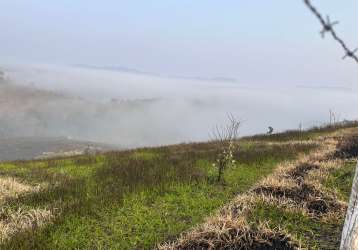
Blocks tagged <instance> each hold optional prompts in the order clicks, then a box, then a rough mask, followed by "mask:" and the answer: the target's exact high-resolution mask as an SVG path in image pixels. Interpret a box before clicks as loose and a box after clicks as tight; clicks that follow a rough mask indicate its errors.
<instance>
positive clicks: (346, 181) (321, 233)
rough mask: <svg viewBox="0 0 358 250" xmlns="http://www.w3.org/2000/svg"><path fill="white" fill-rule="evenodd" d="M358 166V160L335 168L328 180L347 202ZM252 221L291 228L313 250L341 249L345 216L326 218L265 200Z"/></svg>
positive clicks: (256, 210)
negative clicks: (281, 207) (310, 215)
mask: <svg viewBox="0 0 358 250" xmlns="http://www.w3.org/2000/svg"><path fill="white" fill-rule="evenodd" d="M355 166H356V163H355V162H348V163H345V164H344V166H343V167H342V168H340V169H338V170H335V171H332V172H331V173H330V175H329V177H328V179H327V181H326V182H325V183H324V185H325V187H326V188H328V190H330V191H336V192H337V193H338V194H339V195H340V197H339V198H340V199H342V200H343V201H348V200H349V195H350V192H351V187H352V181H353V177H354V173H355ZM249 220H250V223H252V224H257V223H258V222H259V221H269V224H270V226H271V227H272V228H278V227H279V228H283V229H285V230H287V232H289V233H291V234H293V235H295V236H296V237H297V238H298V239H299V240H301V241H302V242H303V243H304V244H305V245H306V246H309V249H338V248H339V243H340V236H341V232H342V227H343V223H344V221H343V220H344V218H341V219H338V220H337V219H333V220H331V221H326V220H322V219H319V218H312V217H309V216H307V215H304V214H302V213H298V212H289V211H287V210H284V209H280V208H278V207H276V206H272V205H268V204H264V203H259V204H256V207H255V209H254V210H253V212H252V213H251V214H250V217H249Z"/></svg>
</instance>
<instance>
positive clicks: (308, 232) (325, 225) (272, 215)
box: [249, 203, 343, 249]
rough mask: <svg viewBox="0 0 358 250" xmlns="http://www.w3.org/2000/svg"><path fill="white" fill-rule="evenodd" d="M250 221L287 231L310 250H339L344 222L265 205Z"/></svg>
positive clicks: (257, 209) (258, 207)
mask: <svg viewBox="0 0 358 250" xmlns="http://www.w3.org/2000/svg"><path fill="white" fill-rule="evenodd" d="M249 220H250V223H251V224H253V225H255V224H257V223H258V222H259V221H268V222H269V226H270V227H271V228H281V229H284V230H286V231H287V232H289V233H290V234H291V235H294V236H295V237H296V238H297V239H298V240H300V241H301V242H302V243H303V244H304V245H305V246H308V247H309V249H338V248H339V242H340V240H339V239H340V235H341V232H342V226H343V221H338V222H337V221H335V222H327V221H324V220H319V219H318V218H316V219H315V218H312V217H308V216H307V215H304V214H302V213H299V212H290V211H286V210H283V209H280V208H278V207H276V206H272V205H268V204H264V203H260V204H257V205H256V207H255V209H254V210H253V212H252V214H251V215H250V218H249Z"/></svg>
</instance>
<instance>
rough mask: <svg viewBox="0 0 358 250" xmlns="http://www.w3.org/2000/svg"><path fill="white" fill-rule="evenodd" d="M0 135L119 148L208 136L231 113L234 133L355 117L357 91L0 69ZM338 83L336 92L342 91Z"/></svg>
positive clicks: (67, 69) (77, 70)
mask: <svg viewBox="0 0 358 250" xmlns="http://www.w3.org/2000/svg"><path fill="white" fill-rule="evenodd" d="M0 70H1V71H3V72H4V73H5V74H4V75H5V76H4V77H3V79H2V80H1V83H0V104H1V105H0V124H1V126H0V138H11V137H28V136H35V137H59V136H61V137H67V138H73V139H77V140H86V141H87V140H89V141H97V142H105V143H111V144H116V145H120V146H122V147H123V146H124V147H137V146H152V145H163V144H172V143H179V142H191V141H203V140H207V139H209V138H210V136H209V134H210V133H211V131H212V129H213V127H214V126H215V125H217V124H222V123H225V119H226V115H227V114H228V113H232V114H233V115H235V116H236V117H238V118H239V119H240V120H242V121H243V123H242V127H241V130H240V133H241V134H240V135H248V134H253V133H265V132H266V131H267V127H268V126H272V127H273V128H274V129H275V131H280V130H284V129H297V128H298V127H299V124H300V123H302V126H303V128H307V127H310V126H312V125H320V124H322V123H325V122H328V121H329V110H330V109H332V110H333V111H334V112H335V114H336V117H337V119H340V120H343V119H356V118H357V117H356V107H357V106H358V98H357V94H358V90H357V88H355V87H348V88H347V87H346V86H345V85H327V84H325V83H317V85H314V86H315V87H312V86H313V85H312V84H309V86H310V87H305V86H308V84H307V85H306V84H305V83H302V84H301V85H300V86H292V85H291V84H290V83H287V85H285V86H275V87H271V88H269V87H265V86H263V85H255V84H251V85H250V84H248V83H241V82H240V79H238V80H237V81H229V80H225V79H222V80H220V79H214V80H213V79H198V78H180V77H169V76H160V75H154V74H146V73H140V72H135V71H129V70H128V71H126V70H106V69H98V68H90V67H80V66H50V65H2V66H0ZM342 86H343V87H342Z"/></svg>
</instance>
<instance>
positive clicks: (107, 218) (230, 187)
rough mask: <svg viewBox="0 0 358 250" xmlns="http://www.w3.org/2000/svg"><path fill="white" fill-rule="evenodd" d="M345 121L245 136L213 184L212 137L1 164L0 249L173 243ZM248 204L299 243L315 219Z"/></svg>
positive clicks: (334, 178) (338, 179)
mask: <svg viewBox="0 0 358 250" xmlns="http://www.w3.org/2000/svg"><path fill="white" fill-rule="evenodd" d="M355 126H356V124H349V125H345V127H355ZM342 129H346V128H344V127H342V128H332V127H327V128H321V129H313V130H310V131H304V132H298V131H295V132H292V131H291V132H287V133H282V134H277V135H272V136H255V137H251V138H243V139H242V140H240V141H238V145H239V149H238V151H237V152H234V157H235V159H236V166H235V167H234V168H231V169H228V170H227V171H226V172H225V176H224V181H223V182H220V183H218V182H216V175H217V173H216V170H215V168H214V167H213V165H212V163H213V162H214V161H215V159H216V155H217V154H218V152H219V150H220V149H219V145H218V144H217V143H215V142H208V143H197V144H181V145H174V146H168V147H159V148H143V149H138V150H131V151H122V152H110V153H106V154H100V155H83V156H77V157H71V158H59V159H51V160H39V161H23V162H8V163H0V187H1V191H0V204H1V210H0V242H1V248H3V249H150V248H153V247H155V246H157V245H158V244H161V243H163V242H173V243H172V244H171V245H162V247H163V246H166V247H174V248H175V247H176V246H178V245H177V243H178V240H175V239H177V238H178V237H179V236H180V234H181V233H183V232H185V231H187V230H189V229H191V228H192V227H193V226H196V225H199V224H202V223H207V222H205V221H207V220H206V218H207V217H208V216H211V217H212V218H214V217H215V216H216V211H217V210H218V209H219V208H220V207H225V204H229V202H230V201H232V200H235V199H237V197H240V195H243V194H245V195H246V193H247V192H249V193H250V192H252V190H253V188H254V187H256V185H258V184H257V183H259V181H260V180H263V178H264V177H266V176H271V175H273V174H275V171H277V167H278V166H279V165H280V166H281V167H282V166H285V165H286V164H288V162H292V161H295V160H297V159H301V158H302V157H304V156H305V155H306V156H307V155H309V154H311V153H312V152H317V150H320V148H321V147H322V140H323V139H322V137H320V136H326V137H327V138H328V137H330V136H333V135H334V137H337V136H338V135H337V131H341V130H342ZM342 131H343V130H342ZM334 133H335V134H334ZM337 157H338V155H337ZM340 158H342V157H340ZM341 162H342V164H343V163H344V166H346V167H345V168H338V167H337V168H334V169H335V171H334V172H332V174H330V175H329V176H330V177H329V178H327V182H326V187H327V189H332V190H335V192H337V193H338V194H339V195H340V196H339V197H340V198H341V199H342V200H345V199H347V196H348V192H349V189H350V187H349V185H350V180H351V178H352V173H353V171H352V169H353V167H352V166H353V165H352V164H348V163H345V162H344V161H343V160H341ZM275 169H276V170H275ZM332 169H333V168H332ZM257 190H261V191H262V190H263V189H257ZM261 191H260V192H261ZM257 192H259V191H257ZM235 197H236V198H235ZM247 204H249V203H248V202H247ZM255 204H256V203H255ZM291 205H292V204H291ZM252 207H253V208H254V209H253V210H250V211H252V215H253V217H252V219H250V220H251V221H252V224H257V225H258V224H260V223H261V221H263V219H267V218H272V220H271V221H270V223H269V224H271V225H270V227H273V228H274V227H275V226H278V225H281V226H282V225H287V226H285V228H286V227H287V228H286V229H287V230H288V231H290V232H292V233H294V234H295V235H296V234H297V237H296V238H298V240H301V241H302V242H306V243H307V241H305V239H306V238H307V237H308V236H309V235H308V234H309V233H310V232H312V227H314V226H317V223H318V222H317V221H311V218H310V217H309V216H306V214H305V213H304V212H302V211H301V210H297V211H295V212H294V213H293V214H291V212H292V211H289V213H288V214H286V210H284V208H283V207H280V206H276V205H275V203H274V202H271V203H269V205H268V204H267V203H265V202H261V203H257V204H256V205H255V206H252ZM298 207H299V206H298ZM296 212H297V213H296ZM302 213H303V215H302ZM282 214H284V215H285V216H282ZM286 219H287V220H286ZM256 220H257V223H256ZM297 221H298V223H296V222H297ZM282 223H284V224H282ZM336 223H338V224H339V223H341V220H338V222H336ZM311 224H312V225H311ZM335 225H337V224H334V225H333V226H335ZM339 225H340V224H339ZM330 226H332V225H331V224H327V228H328V229H327V230H329V228H330ZM187 232H191V231H190V230H189V231H187ZM306 233H307V235H308V236H307V235H306ZM182 237H184V238H185V235H184V236H182ZM314 239H316V238H314ZM179 241H180V239H179ZM306 243H305V244H306Z"/></svg>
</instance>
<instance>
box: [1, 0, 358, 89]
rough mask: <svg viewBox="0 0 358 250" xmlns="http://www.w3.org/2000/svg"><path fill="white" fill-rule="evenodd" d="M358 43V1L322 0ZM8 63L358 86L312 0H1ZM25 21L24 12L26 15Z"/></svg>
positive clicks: (341, 31)
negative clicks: (308, 5) (323, 28)
mask: <svg viewBox="0 0 358 250" xmlns="http://www.w3.org/2000/svg"><path fill="white" fill-rule="evenodd" d="M314 4H315V5H316V6H318V7H319V9H320V10H321V12H322V13H323V14H324V15H326V14H329V15H330V16H331V19H332V20H339V21H340V23H339V25H337V27H336V30H337V32H338V33H339V34H340V35H341V36H342V37H343V38H344V39H345V40H346V41H347V42H348V44H349V45H350V46H352V47H354V46H355V44H354V43H355V42H356V41H357V40H358V37H357V34H356V32H355V31H354V29H355V28H354V25H353V24H354V23H356V22H357V15H356V11H355V10H357V9H358V3H357V2H355V1H353V0H349V1H345V2H344V4H341V2H336V1H323V0H317V1H315V2H314ZM0 8H1V9H2V10H3V14H2V15H1V16H0V28H1V30H3V34H2V36H1V37H0V44H1V45H2V46H1V47H0V53H1V55H2V58H1V63H25V64H27V63H31V64H32V63H44V64H59V65H75V64H84V65H92V66H100V67H102V66H104V67H126V68H133V69H137V70H140V71H144V72H153V73H158V74H162V75H170V76H193V77H195V76H199V77H216V76H219V77H227V78H236V79H238V81H239V82H240V83H242V84H247V85H249V84H264V85H268V86H269V85H283V84H285V85H292V86H295V85H302V84H303V85H311V84H312V85H314V84H317V83H318V84H323V85H342V86H350V87H352V86H357V82H356V80H357V76H356V75H357V74H356V65H354V64H353V63H351V61H350V60H344V61H343V60H341V58H342V56H343V52H342V50H341V48H339V47H338V46H337V44H336V43H335V42H334V41H332V40H331V39H329V38H326V39H322V38H321V37H320V35H319V31H320V29H321V27H320V24H319V23H318V21H317V20H316V18H315V17H313V15H312V13H310V12H309V11H308V10H307V8H306V6H304V4H303V3H302V1H283V0H279V1H265V2H262V1H249V2H247V1H232V0H230V1H226V2H224V3H221V2H220V3H218V2H215V1H205V2H204V1H189V0H185V1H180V2H173V1H170V2H168V1H164V0H158V1H150V2H142V1H114V0H108V1H106V2H104V3H103V2H95V1H84V0H80V1H67V0H66V1H60V2H44V1H40V0H30V1H23V0H4V1H1V3H0ZM20 17H21V18H20Z"/></svg>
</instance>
